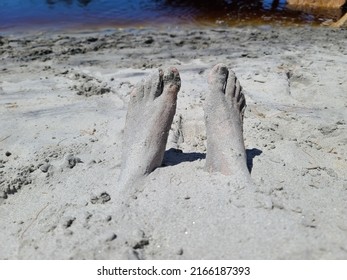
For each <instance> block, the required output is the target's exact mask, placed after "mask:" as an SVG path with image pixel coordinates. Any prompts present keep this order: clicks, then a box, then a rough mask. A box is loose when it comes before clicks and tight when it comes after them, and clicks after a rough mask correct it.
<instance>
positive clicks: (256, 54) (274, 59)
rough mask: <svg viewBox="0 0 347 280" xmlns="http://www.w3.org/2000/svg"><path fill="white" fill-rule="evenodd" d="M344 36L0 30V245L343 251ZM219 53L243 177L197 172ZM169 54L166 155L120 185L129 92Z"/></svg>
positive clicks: (346, 226)
mask: <svg viewBox="0 0 347 280" xmlns="http://www.w3.org/2000/svg"><path fill="white" fill-rule="evenodd" d="M346 43H347V30H335V29H329V28H305V27H300V28H281V27H273V28H269V27H265V26H263V27H262V26H259V27H256V28H251V27H244V28H226V29H223V28H216V29H211V28H210V29H207V28H206V29H193V28H183V27H182V28H176V29H143V30H141V29H119V30H108V31H103V32H82V33H77V32H70V33H68V32H66V33H54V34H48V33H40V34H22V35H19V34H17V35H5V36H4V37H0V61H1V64H0V73H1V76H0V128H1V130H0V221H1V222H0V233H1V234H0V258H1V259H347V239H346V235H347V222H346V214H347V178H346V169H347V163H346V158H347V150H346V144H347V138H346V135H347V133H346V106H347V103H346V92H347V78H346V65H347V50H346ZM219 62H223V63H225V64H227V66H228V67H230V68H231V69H233V70H234V71H235V73H236V75H237V76H238V78H239V80H240V82H241V84H242V86H243V88H244V90H245V95H246V99H247V104H248V107H247V109H246V111H245V119H244V135H245V144H246V149H247V160H248V167H249V169H250V170H251V177H252V179H253V181H254V186H253V187H251V186H249V185H245V184H244V182H243V181H242V179H240V178H238V176H237V175H235V176H224V175H221V174H218V173H215V174H209V173H207V172H205V171H204V170H203V167H204V164H205V158H206V130H205V126H204V119H203V109H202V106H203V105H202V104H203V102H204V100H205V96H206V92H207V90H208V85H207V74H208V72H209V70H210V69H211V67H213V66H214V65H215V64H217V63H219ZM171 65H172V66H175V67H176V68H177V69H178V70H179V71H180V76H181V79H182V87H181V91H180V92H179V94H178V104H177V111H176V116H175V118H174V122H173V125H172V129H171V131H170V135H169V141H168V144H167V147H166V149H167V153H166V155H165V158H164V162H163V166H162V167H160V168H158V169H156V170H155V171H154V172H152V173H151V174H150V175H149V176H148V177H147V178H146V180H145V181H144V182H143V185H141V186H140V187H138V188H136V189H134V190H130V191H129V194H128V196H127V197H124V195H121V194H120V192H119V185H118V182H117V178H118V175H119V172H120V162H121V148H122V141H123V129H124V123H125V115H126V111H127V106H128V101H129V93H130V91H131V90H132V88H133V87H134V85H135V84H136V83H137V82H138V81H139V80H140V79H142V78H144V77H145V76H146V75H147V74H148V73H150V72H151V70H153V69H156V68H158V67H163V68H164V69H165V68H167V67H168V66H171Z"/></svg>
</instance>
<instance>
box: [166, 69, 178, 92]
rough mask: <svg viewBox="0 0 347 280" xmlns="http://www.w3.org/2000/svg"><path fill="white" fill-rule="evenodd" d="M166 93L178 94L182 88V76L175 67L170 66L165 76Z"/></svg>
mask: <svg viewBox="0 0 347 280" xmlns="http://www.w3.org/2000/svg"><path fill="white" fill-rule="evenodd" d="M163 83H164V92H165V94H177V93H178V91H179V90H180V88H181V78H180V74H179V72H178V70H177V69H176V68H175V67H170V68H168V69H167V70H166V71H165V74H164V76H163Z"/></svg>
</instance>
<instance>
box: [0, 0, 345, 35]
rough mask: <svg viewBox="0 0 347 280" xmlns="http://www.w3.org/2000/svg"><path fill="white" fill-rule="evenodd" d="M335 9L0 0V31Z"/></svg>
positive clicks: (307, 16) (303, 14)
mask: <svg viewBox="0 0 347 280" xmlns="http://www.w3.org/2000/svg"><path fill="white" fill-rule="evenodd" d="M342 12H343V11H341V10H323V11H319V10H308V11H293V10H290V9H288V8H287V5H286V0H263V1H261V0H259V1H257V0H212V1H208V0H207V1H204V0H0V31H4V30H7V31H8V30H14V29H26V28H31V29H48V30H49V29H57V28H58V29H60V28H83V27H84V28H93V27H115V26H143V25H150V26H153V25H160V24H167V25H176V24H186V25H201V24H203V25H206V24H220V25H235V24H242V23H246V24H255V23H280V24H288V23H299V24H300V23H301V24H317V23H318V24H319V23H321V22H324V21H325V20H328V19H334V20H336V19H338V18H339V17H340V16H341V13H342Z"/></svg>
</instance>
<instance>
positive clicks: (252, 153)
mask: <svg viewBox="0 0 347 280" xmlns="http://www.w3.org/2000/svg"><path fill="white" fill-rule="evenodd" d="M262 153H263V151H261V150H259V149H257V148H253V149H246V154H247V167H248V170H249V172H250V173H252V169H253V159H254V158H255V157H256V156H260V155H261V154H262Z"/></svg>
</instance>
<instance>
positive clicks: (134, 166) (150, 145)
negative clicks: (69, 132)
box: [120, 67, 181, 185]
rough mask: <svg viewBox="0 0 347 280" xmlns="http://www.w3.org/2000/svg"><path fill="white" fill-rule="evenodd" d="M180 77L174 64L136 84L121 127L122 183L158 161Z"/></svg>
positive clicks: (139, 174)
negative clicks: (122, 139)
mask: <svg viewBox="0 0 347 280" xmlns="http://www.w3.org/2000/svg"><path fill="white" fill-rule="evenodd" d="M180 86H181V80H180V76H179V73H178V71H177V69H176V68H174V67H171V68H169V69H168V70H167V71H166V72H165V73H164V72H163V71H162V70H161V69H159V70H157V71H155V72H154V73H153V74H151V75H149V76H148V77H147V78H146V79H144V80H142V81H141V82H140V83H138V84H137V85H136V87H135V88H134V90H133V91H132V93H131V96H130V102H129V107H128V113H127V118H126V124H125V130H124V145H123V151H122V167H121V175H120V181H121V184H123V185H125V184H128V183H132V182H134V181H135V180H137V179H138V178H140V177H142V176H145V175H147V174H149V173H150V172H152V171H153V170H154V169H155V168H157V167H159V166H160V165H161V164H162V161H163V157H164V152H165V146H166V142H167V138H168V134H169V130H170V127H171V123H172V120H173V117H174V115H175V112H176V100H177V93H178V91H179V89H180Z"/></svg>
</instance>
